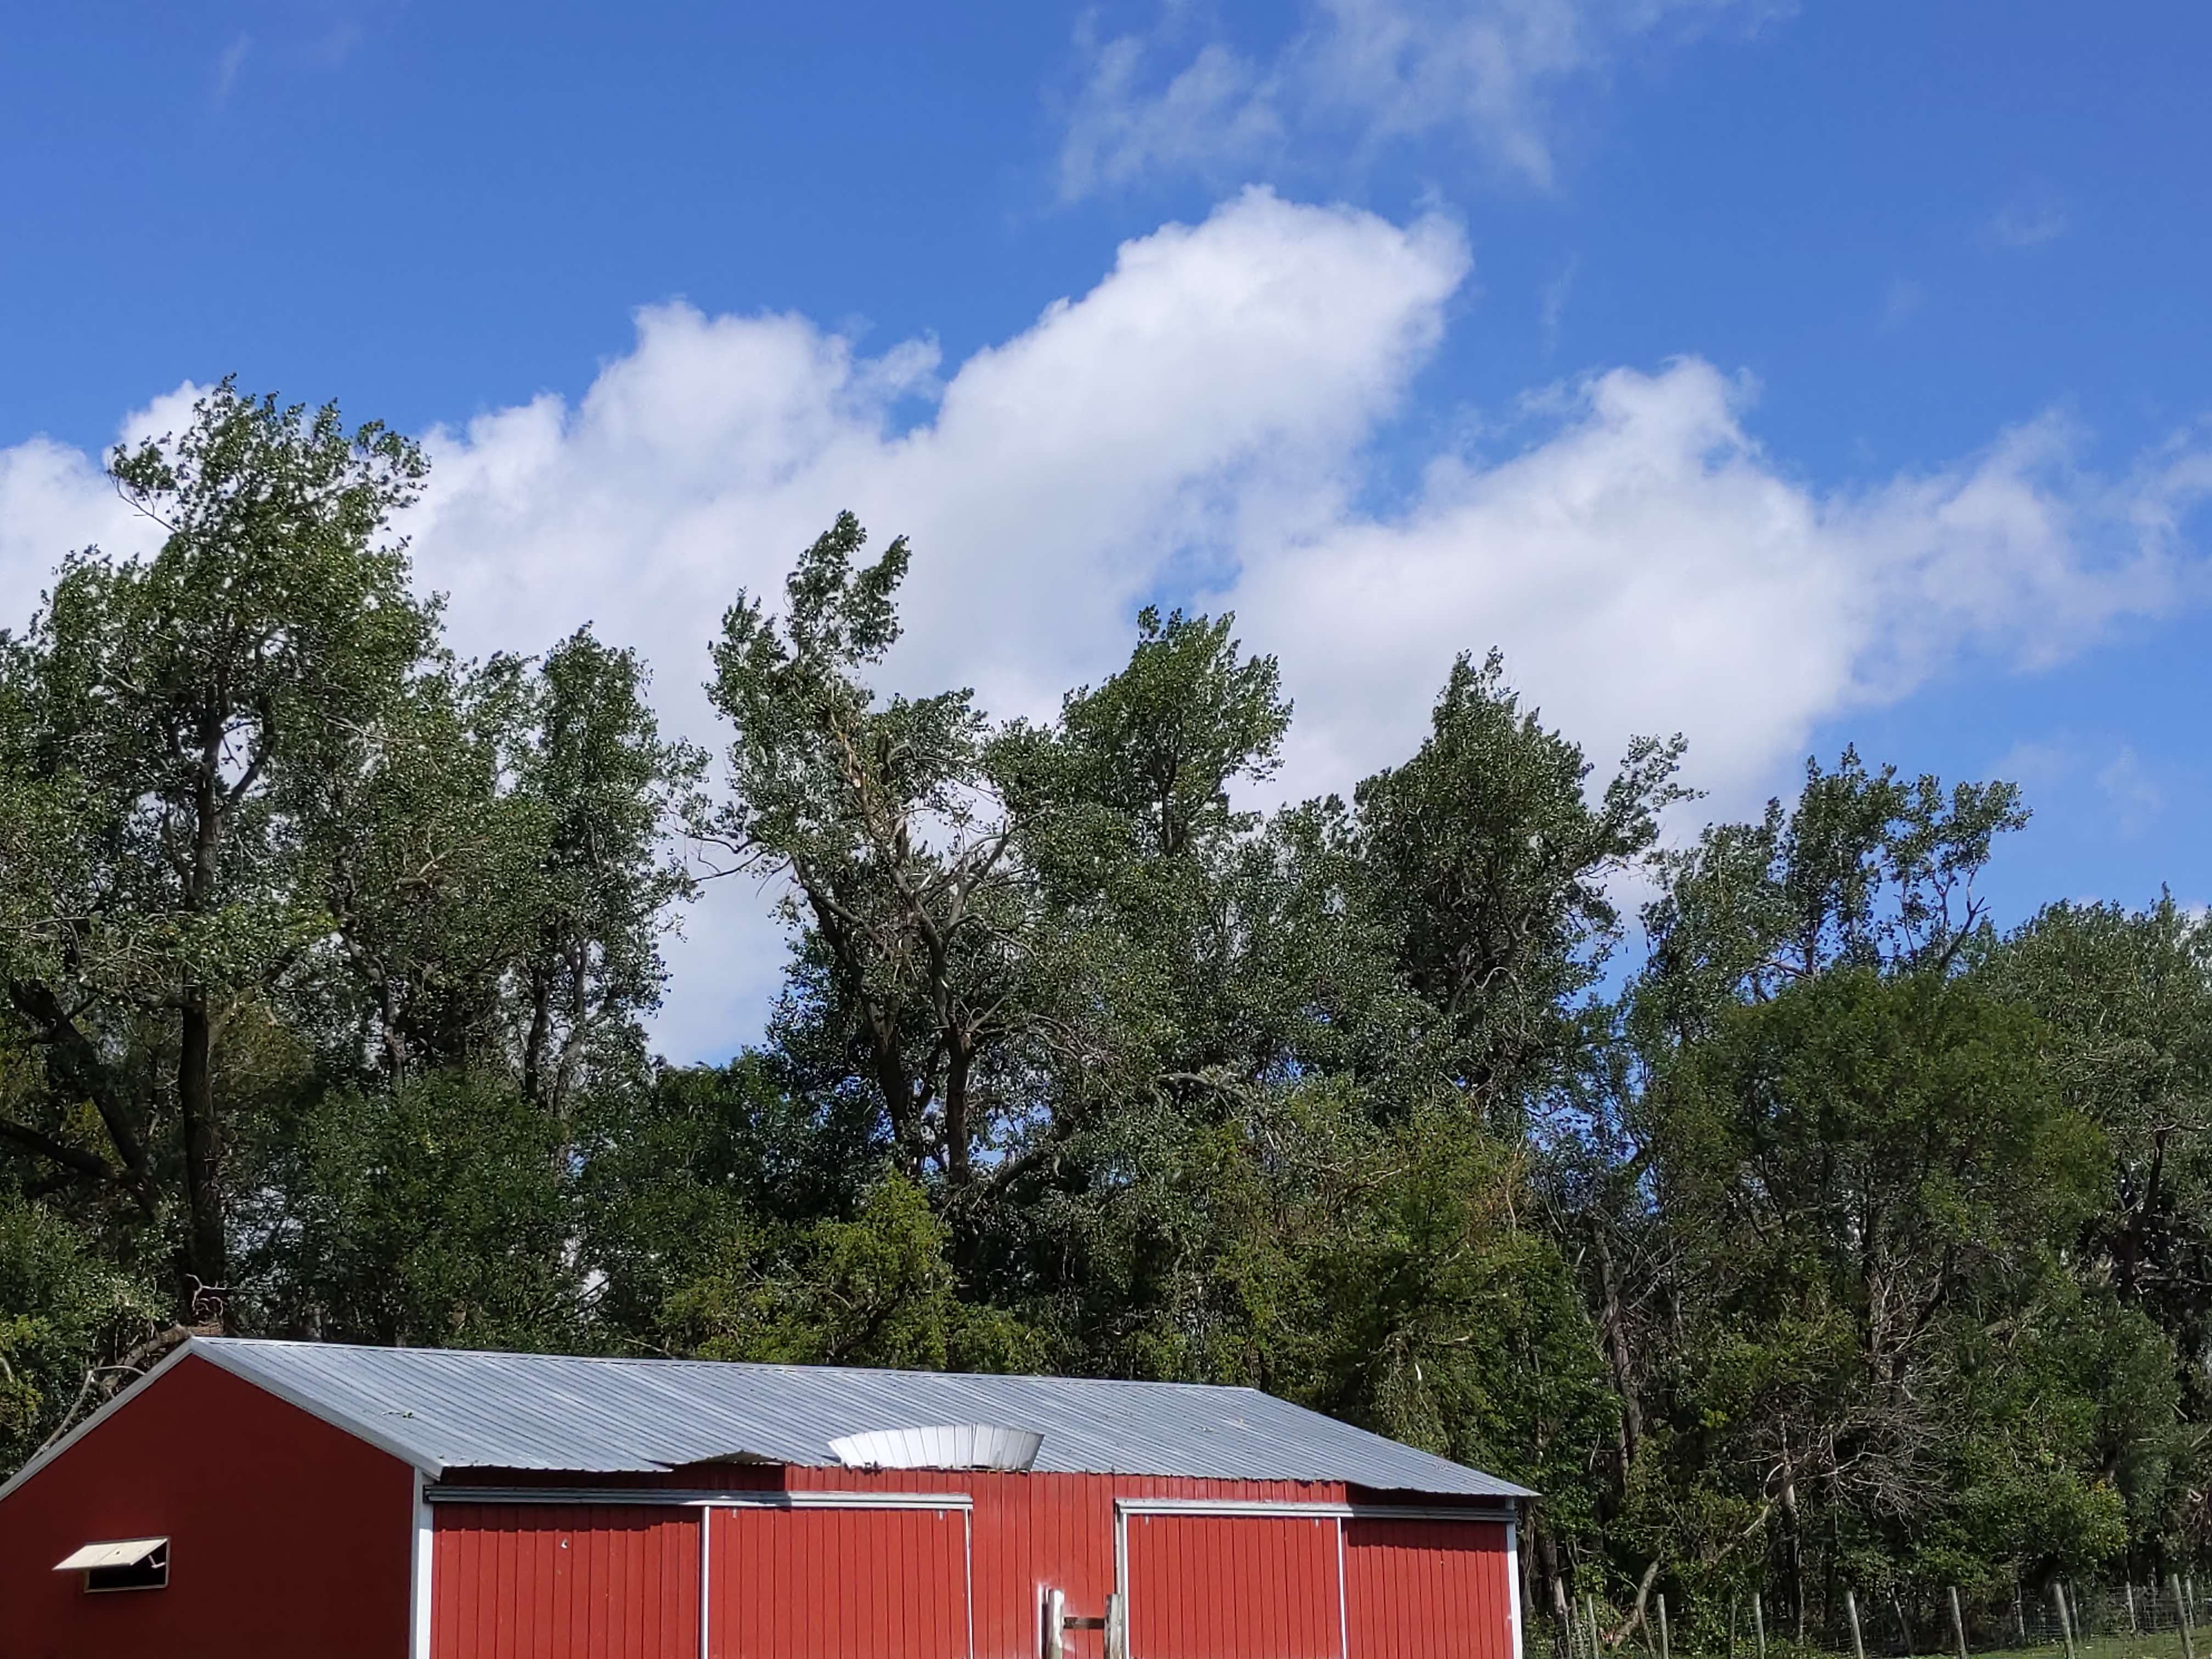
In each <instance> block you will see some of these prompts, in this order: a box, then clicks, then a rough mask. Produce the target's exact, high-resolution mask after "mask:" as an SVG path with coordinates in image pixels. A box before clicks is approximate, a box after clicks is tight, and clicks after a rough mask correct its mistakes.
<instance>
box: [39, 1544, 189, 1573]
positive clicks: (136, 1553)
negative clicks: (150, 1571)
mask: <svg viewBox="0 0 2212 1659" xmlns="http://www.w3.org/2000/svg"><path fill="white" fill-rule="evenodd" d="M167 1542H168V1540H167V1539H166V1538H125V1539H121V1540H118V1541H116V1542H115V1543H112V1544H87V1545H84V1546H83V1547H81V1548H79V1549H77V1550H76V1551H74V1552H73V1553H70V1555H68V1556H65V1557H64V1558H63V1559H61V1560H59V1561H57V1562H55V1563H54V1571H56V1572H82V1571H84V1569H86V1568H87V1567H135V1566H137V1565H138V1564H139V1563H140V1562H141V1561H143V1560H144V1559H146V1558H147V1557H148V1556H149V1555H151V1554H152V1553H154V1552H155V1550H157V1549H159V1548H161V1546H162V1545H164V1544H166V1543H167Z"/></svg>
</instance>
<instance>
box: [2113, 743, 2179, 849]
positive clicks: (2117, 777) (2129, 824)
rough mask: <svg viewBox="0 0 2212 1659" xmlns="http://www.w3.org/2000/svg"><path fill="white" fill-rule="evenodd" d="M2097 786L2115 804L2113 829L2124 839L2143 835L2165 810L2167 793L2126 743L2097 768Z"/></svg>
mask: <svg viewBox="0 0 2212 1659" xmlns="http://www.w3.org/2000/svg"><path fill="white" fill-rule="evenodd" d="M2097 787H2098V788H2100V789H2101V790H2103V791H2104V793H2105V799H2106V800H2108V801H2110V802H2111V803H2112V811H2113V815H2114V828H2116V829H2118V831H2119V833H2120V835H2121V836H2123V837H2124V838H2125V837H2131V836H2138V835H2141V834H2142V831H2143V830H2144V829H2145V828H2146V827H2148V825H2149V823H2151V821H2152V820H2153V819H2154V818H2156V817H2158V816H2159V814H2160V813H2161V812H2163V811H2165V810H2166V790H2165V789H2164V787H2161V786H2160V782H2159V781H2158V779H2157V778H2156V777H2155V776H2154V775H2153V774H2152V772H2151V770H2150V769H2149V768H2148V767H2147V766H2145V765H2144V764H2143V763H2142V757H2140V756H2138V755H2137V754H2136V751H2135V749H2134V747H2133V746H2132V745H2129V744H2123V745H2122V746H2121V749H2120V751H2119V753H2118V754H2117V755H2114V756H2113V757H2112V759H2111V760H2109V761H2107V762H2106V763H2105V764H2104V765H2103V766H2102V767H2100V769H2098V772H2097Z"/></svg>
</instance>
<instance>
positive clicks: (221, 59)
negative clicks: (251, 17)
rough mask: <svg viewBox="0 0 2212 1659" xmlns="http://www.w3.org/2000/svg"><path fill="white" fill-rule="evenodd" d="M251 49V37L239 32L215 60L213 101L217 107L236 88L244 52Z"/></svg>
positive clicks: (244, 56) (222, 103) (227, 99)
mask: <svg viewBox="0 0 2212 1659" xmlns="http://www.w3.org/2000/svg"><path fill="white" fill-rule="evenodd" d="M252 50H253V37H252V35H250V34H241V35H240V36H239V37H238V38H237V39H236V40H233V41H232V42H231V43H230V44H229V45H228V46H225V47H224V48H223V49H222V52H220V53H218V54H217V55H216V60H215V101H216V106H217V107H218V108H220V107H221V106H223V105H225V104H227V103H228V102H229V101H230V94H232V93H233V92H234V91H235V90H236V89H237V87H238V77H239V74H240V71H241V70H244V69H245V67H246V54H247V53H248V52H252Z"/></svg>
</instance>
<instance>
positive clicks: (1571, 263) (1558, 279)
mask: <svg viewBox="0 0 2212 1659" xmlns="http://www.w3.org/2000/svg"><path fill="white" fill-rule="evenodd" d="M1582 264H1583V260H1582V255H1580V254H1579V253H1578V254H1576V255H1575V256H1574V257H1573V258H1570V259H1569V260H1568V261H1567V263H1566V264H1565V267H1564V268H1563V269H1562V270H1560V272H1559V275H1558V276H1554V277H1553V278H1552V280H1551V281H1550V282H1548V283H1545V284H1544V291H1543V294H1542V295H1541V296H1540V297H1539V299H1538V301H1537V307H1536V316H1537V320H1538V322H1539V323H1541V325H1542V326H1543V330H1544V349H1545V350H1546V351H1553V350H1556V349H1558V347H1559V324H1560V323H1561V321H1563V320H1564V319H1565V317H1566V314H1567V301H1568V300H1570V299H1571V298H1572V297H1573V295H1574V291H1575V273H1576V272H1577V271H1578V270H1581V269H1582Z"/></svg>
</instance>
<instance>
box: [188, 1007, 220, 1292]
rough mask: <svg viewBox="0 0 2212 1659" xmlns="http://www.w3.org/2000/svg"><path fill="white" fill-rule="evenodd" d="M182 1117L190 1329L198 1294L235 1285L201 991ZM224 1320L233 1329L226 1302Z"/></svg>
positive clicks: (192, 1010) (209, 1026) (191, 1010)
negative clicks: (225, 1233)
mask: <svg viewBox="0 0 2212 1659" xmlns="http://www.w3.org/2000/svg"><path fill="white" fill-rule="evenodd" d="M177 1112H178V1117H179V1121H180V1125H181V1127H182V1129H183V1132H184V1140H185V1252H184V1261H185V1273H187V1274H188V1275H190V1278H191V1280H194V1281H197V1282H196V1283H187V1284H186V1285H184V1286H183V1291H184V1296H183V1298H182V1300H183V1303H184V1312H185V1323H187V1324H190V1323H191V1322H194V1321H195V1320H197V1319H198V1318H201V1317H204V1310H200V1309H197V1308H195V1307H194V1306H193V1305H192V1303H193V1297H194V1296H195V1294H196V1293H197V1291H200V1290H203V1289H205V1290H212V1291H218V1292H220V1291H226V1290H227V1289H228V1285H229V1283H230V1263H229V1253H228V1246H227V1244H226V1243H225V1241H224V1237H223V1215H222V1170H221V1168H220V1167H219V1166H220V1163H221V1158H222V1147H221V1145H220V1142H219V1140H218V1138H217V1136H216V1107H215V1021H214V1019H213V1018H212V1017H211V1016H210V1013H209V1012H208V1002H207V994H206V992H205V991H204V990H199V989H197V988H196V989H194V990H191V991H190V992H187V993H186V994H185V1006H184V1017H183V1020H182V1022H181V1030H180V1032H179V1042H178V1047H177ZM222 1322H223V1325H224V1327H225V1328H228V1327H229V1323H230V1309H229V1305H228V1302H227V1301H226V1302H224V1304H222Z"/></svg>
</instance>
